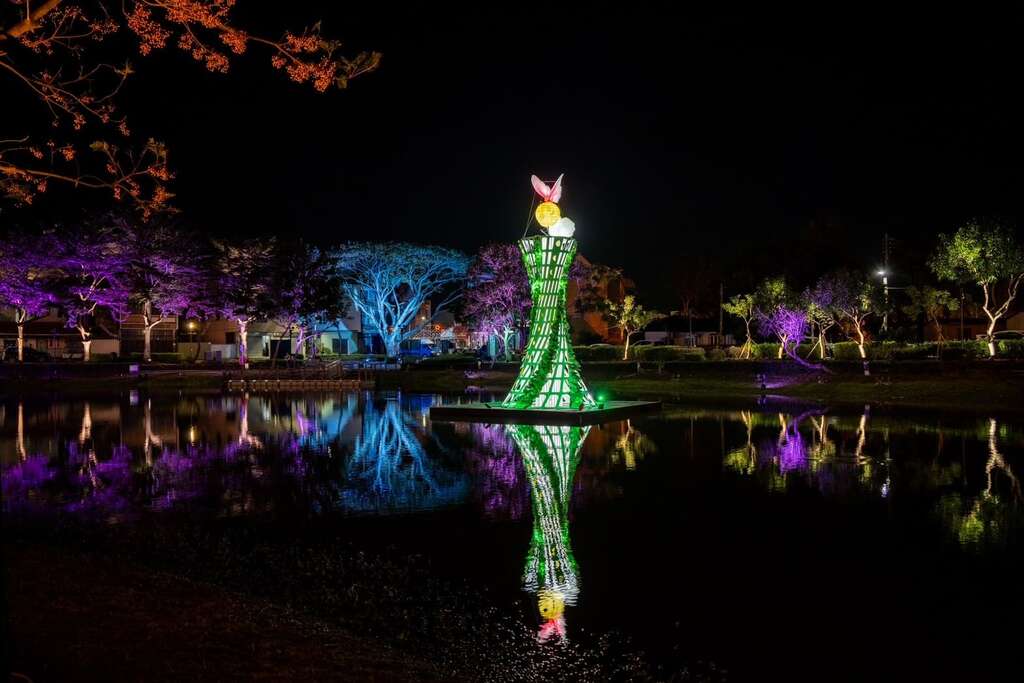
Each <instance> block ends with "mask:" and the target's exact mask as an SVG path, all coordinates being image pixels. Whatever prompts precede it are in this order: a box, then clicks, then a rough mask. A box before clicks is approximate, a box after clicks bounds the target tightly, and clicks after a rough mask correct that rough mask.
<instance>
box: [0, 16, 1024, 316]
mask: <svg viewBox="0 0 1024 683" xmlns="http://www.w3.org/2000/svg"><path fill="white" fill-rule="evenodd" d="M284 4H286V3H250V5H252V6H248V7H246V6H243V7H242V8H240V9H239V10H237V11H236V15H237V17H238V21H237V23H238V24H239V25H243V26H249V27H253V28H256V27H259V28H262V29H263V30H264V31H265V32H268V33H270V34H277V33H278V32H279V31H280V30H282V29H284V28H293V29H301V28H302V27H303V26H305V25H308V24H310V23H312V22H313V21H315V20H317V19H322V20H323V32H324V34H325V35H326V36H330V37H335V38H339V39H342V40H344V41H345V42H346V43H347V44H348V45H349V46H350V49H353V50H354V49H362V48H366V49H377V50H380V51H381V52H383V53H384V57H383V62H382V66H381V68H380V70H379V71H378V72H376V73H373V74H371V75H368V76H365V77H362V78H360V79H357V80H356V81H354V82H353V83H352V85H351V87H350V88H349V89H348V90H346V91H338V90H332V91H330V92H329V93H327V94H317V93H315V92H313V91H312V89H310V88H308V87H302V86H298V85H296V84H294V83H291V82H289V81H288V80H287V79H285V78H283V77H282V75H281V74H279V73H274V72H273V71H272V70H271V69H270V67H269V64H267V61H269V57H268V56H267V55H266V53H262V52H253V53H252V54H250V55H248V56H246V57H244V58H242V59H241V60H239V61H237V62H236V63H235V65H234V67H233V70H232V73H231V74H230V75H228V76H221V75H215V74H210V73H207V72H206V71H205V70H204V69H203V68H202V67H201V66H200V65H198V64H195V63H192V62H191V60H190V59H189V58H188V57H187V56H185V55H183V54H181V53H178V52H174V51H167V52H166V53H164V54H162V55H157V56H153V57H149V58H144V57H139V56H134V57H133V61H134V62H135V63H136V67H137V69H138V71H139V76H138V78H137V79H136V80H135V81H134V83H132V84H131V85H130V86H129V87H128V89H127V90H126V92H125V97H124V99H123V106H124V109H125V110H126V111H127V112H128V114H129V115H130V117H131V122H132V124H133V128H134V129H135V131H136V133H138V134H139V135H142V136H149V135H152V136H155V137H157V138H158V139H163V140H165V141H166V142H167V143H168V145H169V146H170V149H171V155H172V156H171V163H172V166H173V167H174V168H175V170H176V171H177V173H178V179H177V180H176V182H175V187H174V190H175V191H176V192H177V193H178V200H177V205H178V206H179V207H180V208H182V209H183V210H184V216H186V217H187V218H188V220H189V221H190V222H192V223H194V224H196V225H198V226H201V227H203V228H204V229H207V230H209V231H211V232H216V233H226V234H231V235H248V234H272V233H276V234H281V235H295V234H301V235H303V236H306V237H307V238H309V239H311V240H313V241H316V242H319V243H325V244H327V243H337V242H341V241H345V240H349V239H374V240H412V241H417V242H429V243H437V244H443V245H446V246H454V247H457V248H461V249H464V250H467V251H472V250H475V249H476V248H477V247H478V246H479V245H480V244H482V243H484V242H487V241H512V240H515V239H517V238H518V237H519V236H520V235H521V234H522V232H523V229H524V226H525V221H526V217H527V211H528V209H529V206H530V202H531V189H530V185H529V175H530V173H537V174H538V175H540V176H541V177H545V178H553V177H554V176H556V175H557V174H558V173H560V172H564V173H565V183H564V184H565V194H564V198H563V202H562V205H563V210H564V212H565V213H566V214H567V215H569V216H570V217H571V218H573V220H575V222H576V225H577V237H578V239H579V241H580V245H581V246H580V248H581V251H582V252H583V253H584V254H586V255H587V256H588V257H590V258H591V259H592V260H596V261H599V262H603V263H607V264H609V265H615V266H620V267H622V268H624V269H625V271H626V273H627V274H628V275H630V276H632V277H633V278H634V279H635V280H636V281H637V283H638V285H639V288H640V293H641V296H642V298H644V299H646V300H648V301H650V302H651V303H655V304H658V305H661V306H665V307H672V306H674V305H675V304H674V297H673V294H672V282H673V279H674V278H675V277H677V275H676V274H678V273H679V272H682V271H683V270H687V269H691V270H692V269H703V270H704V271H707V272H708V273H709V277H713V278H715V279H717V278H718V277H722V278H723V279H724V280H725V282H726V286H727V290H728V291H738V290H740V289H745V288H747V287H749V284H750V282H751V281H752V280H753V279H755V278H757V277H759V276H762V275H766V274H770V273H773V272H782V271H784V272H787V273H788V274H789V275H790V277H791V278H792V279H794V280H795V281H797V282H798V283H800V284H803V281H806V280H807V279H808V278H812V277H814V276H816V275H817V274H820V273H821V272H822V271H823V270H825V269H827V268H831V267H834V266H837V265H850V266H854V267H859V268H864V269H870V270H873V269H874V268H875V267H876V266H877V265H878V264H879V263H880V260H881V245H882V236H883V234H884V233H885V232H886V231H888V233H889V234H890V235H892V236H893V237H894V238H895V239H896V242H895V244H894V247H893V263H894V267H895V268H896V270H897V271H898V272H899V273H900V275H898V276H897V277H896V280H897V282H898V280H899V278H900V277H910V276H911V275H912V274H913V272H914V271H915V270H920V269H921V267H922V265H923V260H924V258H923V257H924V255H925V253H926V252H927V251H930V249H931V247H932V245H933V242H934V235H935V234H936V233H937V232H940V231H944V230H950V229H952V228H954V227H955V226H956V224H957V222H958V221H961V220H962V219H964V218H966V217H970V216H975V215H1000V216H1004V217H1007V218H1009V219H1010V220H1015V219H1016V218H1017V217H1018V216H1020V215H1021V209H1022V206H1021V199H1020V197H1021V194H1020V188H1021V186H1022V183H1021V181H1022V179H1024V178H1022V172H1021V159H1022V151H1024V149H1022V148H1024V145H1022V133H1021V121H1022V116H1021V114H1022V112H1021V105H1020V101H1019V94H1018V93H1019V90H1020V55H1019V49H1018V46H1019V38H1018V33H1019V29H1020V24H1019V22H1018V21H1016V20H1015V19H1011V18H1009V17H999V16H995V15H988V16H981V15H979V16H975V17H965V16H963V15H960V14H958V15H956V16H953V15H949V16H937V15H933V14H931V13H929V14H928V15H923V14H922V15H907V16H894V15H891V14H888V13H886V14H875V13H871V14H868V13H863V14H849V15H846V16H843V15H833V14H831V13H829V14H826V13H824V12H823V13H821V14H818V15H814V14H806V13H802V14H793V15H788V16H787V15H781V14H778V13H774V12H773V13H766V14H762V15H743V14H736V15H728V16H709V15H705V14H696V13H689V14H685V13H684V14H681V13H680V12H679V11H678V9H671V10H670V7H672V6H671V5H669V4H665V5H642V4H640V3H623V4H618V5H615V7H617V8H618V9H617V11H606V10H601V11H600V12H599V11H597V10H595V9H592V8H581V9H573V10H570V9H563V8H560V7H558V6H557V5H558V3H550V4H544V3H521V4H518V5H511V4H510V5H508V6H505V7H503V8H494V7H486V6H484V5H485V3H476V4H474V5H467V6H459V7H450V8H445V7H442V6H440V5H439V4H437V3H431V4H429V5H428V4H424V5H420V6H418V8H413V9H410V8H408V7H406V6H405V5H404V4H402V3H393V4H387V3H370V4H372V5H374V7H372V8H357V7H355V3H322V7H317V6H316V4H317V3H287V4H288V5H289V7H288V9H287V10H285V11H286V12H287V13H288V14H281V13H280V9H279V8H280V7H281V6H282V5H284ZM260 5H267V7H261V6H260ZM271 8H272V9H273V11H274V13H273V14H271V13H270V11H271ZM264 13H265V14H264ZM4 87H5V88H7V87H9V86H7V85H6V84H5V85H4ZM23 101H25V102H31V101H30V100H23ZM7 215H8V216H12V215H15V214H12V213H11V212H8V213H7Z"/></svg>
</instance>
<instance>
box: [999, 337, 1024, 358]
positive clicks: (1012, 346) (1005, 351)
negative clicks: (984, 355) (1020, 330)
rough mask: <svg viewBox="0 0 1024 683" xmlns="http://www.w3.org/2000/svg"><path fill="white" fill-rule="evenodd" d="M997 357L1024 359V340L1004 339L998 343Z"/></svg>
mask: <svg viewBox="0 0 1024 683" xmlns="http://www.w3.org/2000/svg"><path fill="white" fill-rule="evenodd" d="M996 355H997V356H1003V357H1004V358H1024V339H1003V340H1001V341H997V342H996Z"/></svg>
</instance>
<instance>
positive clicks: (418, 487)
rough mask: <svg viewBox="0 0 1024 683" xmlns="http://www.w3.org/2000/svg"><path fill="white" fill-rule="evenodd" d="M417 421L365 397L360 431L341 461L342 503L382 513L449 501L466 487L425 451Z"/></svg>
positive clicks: (455, 473)
mask: <svg viewBox="0 0 1024 683" xmlns="http://www.w3.org/2000/svg"><path fill="white" fill-rule="evenodd" d="M418 431H422V425H421V424H419V423H417V421H416V419H415V418H414V416H413V415H412V414H411V413H408V412H405V411H403V410H402V408H401V406H400V405H399V403H398V401H385V402H384V403H383V407H381V406H380V405H379V404H376V403H374V402H372V401H367V402H366V405H365V408H364V411H363V425H362V434H361V435H360V436H359V438H357V439H356V443H355V448H354V450H353V453H352V457H351V458H349V460H348V462H347V463H346V467H345V469H346V479H347V482H346V486H345V490H344V491H343V493H342V496H343V499H344V504H345V506H346V507H347V508H349V509H352V510H363V511H374V512H386V511H389V510H390V511H395V510H416V509H424V508H434V507H439V506H442V505H452V504H455V503H458V502H460V501H462V500H463V499H464V498H465V496H466V493H467V491H468V488H469V487H468V482H467V480H466V477H465V475H464V474H463V473H462V472H459V471H457V470H455V469H453V468H447V467H445V466H444V463H443V462H442V461H441V460H440V459H439V458H432V457H431V456H430V455H428V454H427V452H426V450H425V449H424V447H423V444H422V443H421V440H420V438H419V435H418V434H417V432H418Z"/></svg>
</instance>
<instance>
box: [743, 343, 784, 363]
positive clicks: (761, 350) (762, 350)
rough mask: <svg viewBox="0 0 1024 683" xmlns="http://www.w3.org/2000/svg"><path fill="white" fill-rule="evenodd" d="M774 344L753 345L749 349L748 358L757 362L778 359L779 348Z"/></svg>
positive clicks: (778, 345)
mask: <svg viewBox="0 0 1024 683" xmlns="http://www.w3.org/2000/svg"><path fill="white" fill-rule="evenodd" d="M780 346H781V344H778V343H776V342H761V343H760V344H754V345H753V346H752V347H751V349H750V357H751V358H757V359H759V360H775V359H776V358H778V357H779V347H780Z"/></svg>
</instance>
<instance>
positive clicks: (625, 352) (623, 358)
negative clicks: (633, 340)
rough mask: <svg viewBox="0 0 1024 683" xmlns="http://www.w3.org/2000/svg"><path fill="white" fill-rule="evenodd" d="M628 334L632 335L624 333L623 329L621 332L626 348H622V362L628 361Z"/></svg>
mask: <svg viewBox="0 0 1024 683" xmlns="http://www.w3.org/2000/svg"><path fill="white" fill-rule="evenodd" d="M630 334H632V333H630V332H626V330H625V329H623V330H622V336H624V337H625V338H626V346H625V348H624V350H623V352H622V360H629V335H630Z"/></svg>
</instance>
